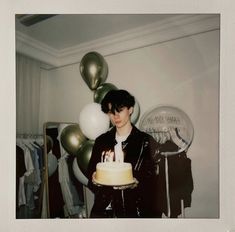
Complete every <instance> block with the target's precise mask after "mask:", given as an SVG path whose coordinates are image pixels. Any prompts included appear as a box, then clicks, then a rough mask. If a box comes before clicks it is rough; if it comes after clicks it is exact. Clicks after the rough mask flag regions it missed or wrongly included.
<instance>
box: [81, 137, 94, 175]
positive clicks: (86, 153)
mask: <svg viewBox="0 0 235 232" xmlns="http://www.w3.org/2000/svg"><path fill="white" fill-rule="evenodd" d="M94 143H95V141H93V140H87V141H86V142H85V143H84V144H83V145H82V147H81V148H80V149H79V150H78V152H77V162H78V166H79V168H80V169H81V171H82V173H83V174H84V175H85V176H87V168H88V164H89V161H90V158H91V153H92V148H93V145H94Z"/></svg>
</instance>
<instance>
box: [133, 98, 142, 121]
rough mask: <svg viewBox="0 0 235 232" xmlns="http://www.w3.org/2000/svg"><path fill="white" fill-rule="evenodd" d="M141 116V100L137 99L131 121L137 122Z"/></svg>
mask: <svg viewBox="0 0 235 232" xmlns="http://www.w3.org/2000/svg"><path fill="white" fill-rule="evenodd" d="M139 117H140V105H139V102H138V101H137V100H136V99H135V105H134V110H133V113H132V115H131V122H132V123H133V124H136V123H137V121H138V119H139Z"/></svg>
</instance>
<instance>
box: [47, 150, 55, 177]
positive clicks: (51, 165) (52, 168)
mask: <svg viewBox="0 0 235 232" xmlns="http://www.w3.org/2000/svg"><path fill="white" fill-rule="evenodd" d="M47 160H48V176H51V175H52V174H53V173H54V172H55V171H56V169H57V158H56V156H55V155H54V154H52V153H51V152H49V153H48V154H47Z"/></svg>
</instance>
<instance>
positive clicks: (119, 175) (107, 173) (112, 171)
mask: <svg viewBox="0 0 235 232" xmlns="http://www.w3.org/2000/svg"><path fill="white" fill-rule="evenodd" d="M94 180H95V182H96V183H98V184H102V185H109V186H119V185H128V184H131V183H133V182H134V178H133V173H132V165H131V164H130V163H119V162H103V163H98V164H97V165H96V172H95V175H94Z"/></svg>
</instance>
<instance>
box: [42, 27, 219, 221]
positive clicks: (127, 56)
mask: <svg viewBox="0 0 235 232" xmlns="http://www.w3.org/2000/svg"><path fill="white" fill-rule="evenodd" d="M105 59H106V61H107V63H108V67H109V75H108V79H107V81H106V82H109V83H112V84H114V85H116V86H117V87H118V88H124V89H127V90H128V91H130V92H131V93H132V94H133V95H134V96H135V97H136V99H137V100H138V101H139V104H140V107H141V116H142V115H143V113H145V112H146V111H147V110H148V109H150V108H152V107H153V106H156V105H159V104H163V105H165V104H170V105H173V106H176V107H179V108H181V109H182V110H184V111H185V112H186V113H187V114H188V115H189V117H190V118H191V120H192V122H193V124H194V129H195V137H194V140H193V143H192V146H191V147H190V149H189V151H188V156H189V157H190V158H191V160H192V172H193V179H194V191H193V194H192V206H191V208H188V209H186V217H190V218H218V217H219V154H218V144H219V141H218V126H219V125H218V124H219V30H215V31H211V32H206V33H201V34H198V35H194V36H189V37H185V38H181V39H177V40H172V41H169V42H165V43H161V44H156V45H152V46H149V47H144V48H140V49H136V50H132V51H127V52H123V53H119V54H116V55H110V56H107V57H105ZM42 80H43V81H42V94H41V118H40V123H41V124H42V123H43V122H45V121H70V122H78V117H79V112H80V111H81V109H82V108H83V107H84V106H85V105H86V104H88V103H91V102H93V92H92V91H91V90H90V89H89V88H88V86H87V85H86V84H85V82H84V81H83V80H82V78H81V75H80V73H79V64H74V65H69V66H66V67H62V68H57V69H55V70H51V71H44V72H43V76H42ZM137 126H138V123H137Z"/></svg>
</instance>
